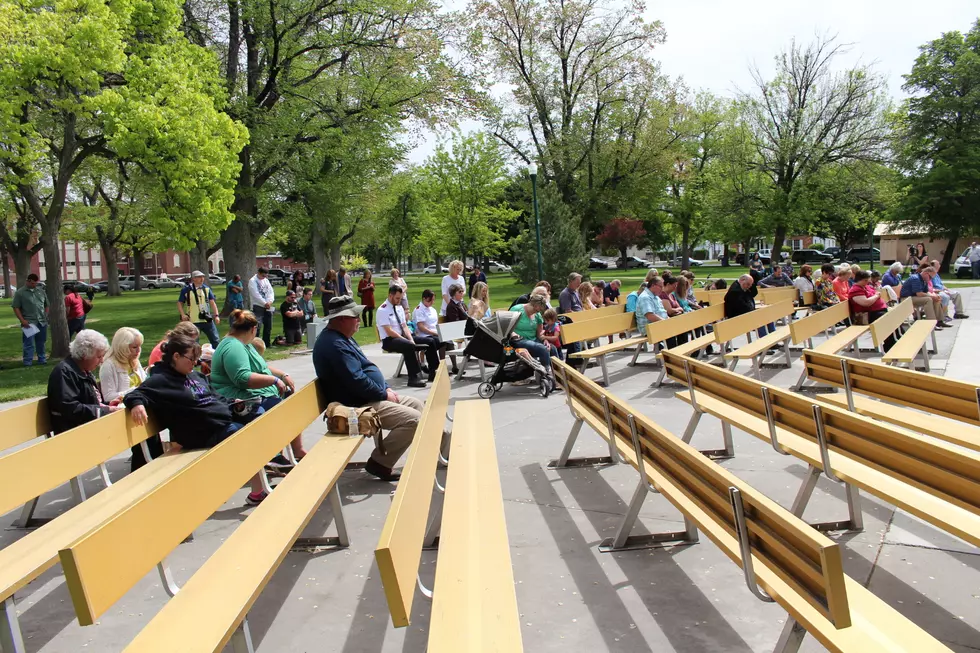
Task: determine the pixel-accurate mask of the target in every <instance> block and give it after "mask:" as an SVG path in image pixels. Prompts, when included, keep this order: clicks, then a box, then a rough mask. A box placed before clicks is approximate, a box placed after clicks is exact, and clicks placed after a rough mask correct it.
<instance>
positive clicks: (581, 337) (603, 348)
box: [561, 306, 646, 384]
mask: <svg viewBox="0 0 980 653" xmlns="http://www.w3.org/2000/svg"><path fill="white" fill-rule="evenodd" d="M606 308H618V312H616V313H614V314H612V315H608V316H606V317H601V318H599V319H592V320H585V321H582V322H572V323H571V324H565V325H562V327H561V343H562V344H563V345H570V344H573V343H576V342H582V343H589V342H591V341H593V340H598V339H599V338H603V337H606V336H616V335H618V334H620V333H625V334H627V335H628V334H630V333H632V332H633V330H634V329H635V328H636V315H635V314H633V313H626V312H624V311H623V307H622V306H607V307H606ZM596 310H604V309H596ZM583 312H586V313H593V312H595V311H583ZM645 342H646V337H645V336H637V337H634V338H627V339H624V340H621V341H619V342H613V343H610V344H608V345H597V346H596V347H593V348H591V349H589V348H583V349H582V351H579V352H576V353H574V354H571V355H570V356H569V358H570V359H578V360H582V361H584V363H583V364H585V365H587V364H588V361H589V359H591V358H596V359H598V361H599V366H600V367H601V368H602V378H603V380H604V382H605V383H607V384H608V383H609V370H608V368H607V367H606V355H607V354H611V353H613V352H617V351H622V350H624V349H628V348H630V347H639V346H640V345H642V344H643V343H645Z"/></svg>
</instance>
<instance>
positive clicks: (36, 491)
mask: <svg viewBox="0 0 980 653" xmlns="http://www.w3.org/2000/svg"><path fill="white" fill-rule="evenodd" d="M4 427H5V428H6V425H4ZM156 433H157V430H156V427H154V426H153V424H152V423H150V424H147V425H145V426H137V425H136V423H135V422H133V420H132V419H131V418H130V417H129V411H122V410H119V411H116V412H114V413H112V414H110V415H106V416H104V417H100V418H99V419H97V420H93V421H91V422H88V423H87V424H82V425H81V426H77V427H75V428H73V429H70V430H68V431H65V432H64V433H59V434H58V435H56V436H54V437H51V438H47V439H45V440H41V441H39V442H35V443H34V444H31V445H28V446H26V447H24V448H22V449H18V450H16V451H12V452H10V453H8V454H7V455H5V456H0V514H3V513H5V512H8V511H10V510H13V509H14V508H16V507H18V506H20V505H23V504H24V503H26V502H27V501H30V500H31V499H33V498H35V497H39V496H41V495H42V494H44V493H45V492H48V491H49V490H53V489H54V488H56V487H58V486H59V485H62V484H64V483H67V482H68V481H70V480H71V479H73V478H75V477H76V476H78V475H79V474H83V473H85V472H86V471H88V470H90V469H92V468H93V467H95V466H96V465H99V464H100V463H103V462H105V461H107V460H109V459H110V458H112V457H113V456H115V455H116V454H118V453H120V452H123V451H126V450H127V449H129V448H130V447H133V446H135V445H137V444H139V443H140V442H142V441H143V440H146V439H147V438H149V437H152V436H154V435H156ZM28 470H29V471H28Z"/></svg>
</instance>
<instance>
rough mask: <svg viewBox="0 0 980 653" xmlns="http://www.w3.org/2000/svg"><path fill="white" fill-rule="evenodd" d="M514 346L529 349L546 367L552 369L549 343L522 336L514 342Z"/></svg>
mask: <svg viewBox="0 0 980 653" xmlns="http://www.w3.org/2000/svg"><path fill="white" fill-rule="evenodd" d="M514 347H517V348H521V349H526V350H528V351H529V352H531V355H532V356H534V358H536V359H537V360H538V362H539V363H541V364H542V365H544V367H545V369H547V370H550V369H551V352H550V351H549V347H548V346H547V345H545V344H543V343H540V342H537V341H535V340H527V339H526V338H521V339H520V340H517V341H515V342H514Z"/></svg>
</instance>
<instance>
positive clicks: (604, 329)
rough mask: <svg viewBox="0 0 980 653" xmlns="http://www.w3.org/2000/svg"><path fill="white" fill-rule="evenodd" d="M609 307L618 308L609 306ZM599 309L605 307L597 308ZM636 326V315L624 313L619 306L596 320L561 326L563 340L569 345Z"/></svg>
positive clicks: (622, 331) (626, 330) (627, 330)
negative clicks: (616, 309)
mask: <svg viewBox="0 0 980 653" xmlns="http://www.w3.org/2000/svg"><path fill="white" fill-rule="evenodd" d="M607 308H617V307H615V306H608V307H607ZM595 310H597V311H600V310H604V309H595ZM585 312H593V311H585ZM635 327H636V315H634V314H633V313H624V312H623V309H622V308H621V307H619V310H618V312H616V313H614V314H612V315H607V316H605V317H601V318H599V319H595V320H585V321H578V322H572V323H571V324H565V325H563V326H562V328H561V342H562V344H563V345H567V344H570V343H574V342H583V341H587V340H595V339H597V338H602V337H605V336H614V335H616V334H619V333H625V332H629V331H632V330H633V329H634V328H635Z"/></svg>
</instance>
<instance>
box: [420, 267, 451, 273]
mask: <svg viewBox="0 0 980 653" xmlns="http://www.w3.org/2000/svg"><path fill="white" fill-rule="evenodd" d="M439 269H440V271H441V272H442V273H443V274H449V268H447V267H446V266H445V265H443V266H441V267H440V268H439ZM422 272H424V273H425V274H435V273H436V266H435V265H427V266H425V268H423V270H422Z"/></svg>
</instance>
